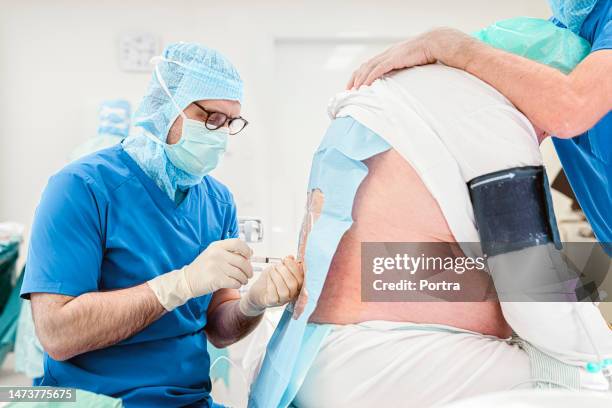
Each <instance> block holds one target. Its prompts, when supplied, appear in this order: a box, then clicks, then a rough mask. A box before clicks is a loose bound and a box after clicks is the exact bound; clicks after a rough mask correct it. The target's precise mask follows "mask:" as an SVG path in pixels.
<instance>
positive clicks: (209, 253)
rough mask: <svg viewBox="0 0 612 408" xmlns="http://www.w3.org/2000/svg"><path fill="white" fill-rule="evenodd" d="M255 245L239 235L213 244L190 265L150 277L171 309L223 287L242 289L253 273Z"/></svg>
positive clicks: (150, 284)
mask: <svg viewBox="0 0 612 408" xmlns="http://www.w3.org/2000/svg"><path fill="white" fill-rule="evenodd" d="M252 254H253V252H252V251H251V248H249V246H248V245H247V244H245V243H244V242H243V241H241V240H240V239H238V238H232V239H224V240H221V241H215V242H213V243H212V244H210V245H209V246H208V247H207V248H206V250H204V251H203V252H202V253H201V254H200V255H198V257H197V258H196V259H195V260H194V261H193V262H192V263H191V264H189V265H186V266H184V267H183V268H181V269H179V270H176V271H172V272H168V273H165V274H163V275H160V276H157V277H156V278H154V279H151V280H150V281H148V282H147V283H148V285H149V287H150V288H151V289H152V290H153V292H154V293H155V295H156V296H157V299H158V300H159V302H160V303H161V304H162V306H164V308H165V309H166V310H168V311H170V310H173V309H174V308H176V307H178V306H180V305H182V304H184V303H186V302H187V301H188V300H189V299H192V298H194V297H198V296H203V295H207V294H209V293H213V292H215V291H217V290H219V289H224V288H228V289H238V288H239V287H240V286H242V285H244V284H246V283H247V282H248V280H249V278H251V277H252V276H253V268H252V266H251V263H250V262H249V260H248V259H249V258H250V257H251V255H252Z"/></svg>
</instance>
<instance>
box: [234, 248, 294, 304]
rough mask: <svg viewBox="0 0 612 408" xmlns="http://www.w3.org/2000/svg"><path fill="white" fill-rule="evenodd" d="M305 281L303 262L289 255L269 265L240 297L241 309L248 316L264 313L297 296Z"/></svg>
mask: <svg viewBox="0 0 612 408" xmlns="http://www.w3.org/2000/svg"><path fill="white" fill-rule="evenodd" d="M303 283H304V268H303V267H302V263H300V262H298V261H296V260H295V258H294V257H292V256H288V257H286V258H284V259H283V261H282V263H279V264H274V265H270V266H268V267H267V268H266V269H264V270H263V271H262V272H261V275H260V276H259V278H258V279H257V281H255V283H254V284H253V286H251V287H250V288H249V290H248V292H247V293H245V294H244V295H243V296H242V298H241V299H240V304H239V306H240V311H241V312H242V313H243V314H245V315H247V316H257V315H260V314H262V313H263V312H264V311H265V310H266V308H268V307H274V306H282V305H284V304H286V303H288V302H290V301H292V300H294V299H296V298H297V296H298V294H299V293H300V289H301V287H302V284H303Z"/></svg>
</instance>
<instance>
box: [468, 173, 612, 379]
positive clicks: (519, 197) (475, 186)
mask: <svg viewBox="0 0 612 408" xmlns="http://www.w3.org/2000/svg"><path fill="white" fill-rule="evenodd" d="M468 186H469V190H470V198H471V201H472V205H473V208H474V217H475V220H476V225H477V227H478V232H479V235H480V241H481V245H482V249H483V252H484V254H485V255H486V256H488V257H489V267H490V272H491V275H492V276H493V280H494V282H495V287H496V289H497V292H498V294H499V296H500V299H501V300H502V301H513V300H520V299H515V298H514V296H518V295H521V296H522V295H525V294H529V296H532V297H531V299H530V300H531V301H549V300H556V301H566V300H569V302H570V304H571V306H572V308H573V311H574V314H575V315H576V317H577V319H578V321H579V323H580V326H581V328H582V330H583V332H584V334H585V335H586V338H587V339H588V341H589V343H590V345H591V347H592V350H593V352H594V354H595V356H596V357H597V361H594V362H593V361H592V362H587V363H586V364H585V369H586V370H587V371H588V372H590V373H597V372H600V371H601V372H602V373H603V375H604V376H605V377H606V379H607V380H608V381H609V382H610V387H612V359H610V358H604V357H603V355H602V353H601V351H600V349H599V347H598V345H597V342H596V341H595V339H594V337H595V335H594V333H593V332H592V329H591V326H590V325H589V324H587V323H586V321H585V316H584V315H583V312H582V309H581V307H578V306H577V305H576V302H578V301H579V300H580V299H578V298H577V296H576V295H575V283H574V285H573V286H569V285H568V282H577V281H578V278H579V276H578V274H576V275H573V274H572V272H573V271H571V268H570V267H569V266H568V265H567V264H566V263H565V261H564V260H563V259H562V258H561V257H560V256H558V255H559V254H558V251H555V249H553V248H551V246H550V245H549V244H551V243H554V245H555V248H556V250H559V249H561V243H560V240H559V233H558V230H557V225H556V220H555V216H554V212H553V209H552V199H551V196H550V187H549V184H548V179H547V177H546V171H545V170H544V168H543V167H542V166H537V167H533V166H532V167H521V168H514V169H508V170H502V171H498V172H494V173H490V174H486V175H483V176H480V177H476V178H475V179H473V180H471V181H470V182H468ZM530 247H537V248H540V249H541V250H540V251H537V249H536V251H537V252H539V253H541V254H542V255H543V256H544V260H545V262H538V261H536V262H531V260H532V259H538V258H537V257H535V258H531V259H530V258H529V255H528V252H525V251H523V250H525V249H526V248H530ZM530 252H531V253H532V254H534V252H533V251H530ZM511 253H520V255H519V256H512V255H510V254H511ZM506 254H508V257H507V258H506ZM519 258H520V259H522V260H523V261H522V262H521V261H520V260H519V261H518V263H517V262H516V261H517V260H518V259H519ZM500 259H501V260H502V261H501V262H500V261H499V260H500ZM506 259H507V260H508V261H506V262H504V260H506ZM510 260H511V261H510ZM548 260H553V261H552V263H551V264H548V263H546V261H548ZM508 262H511V263H512V269H513V270H514V271H516V273H515V274H513V277H512V279H511V280H510V279H505V278H506V277H505V276H503V274H506V273H507V272H508V271H509V269H508V268H505V267H504V263H505V264H508ZM530 264H531V265H533V266H531V268H534V267H535V269H536V270H533V269H532V270H530V269H531V268H530ZM519 273H522V274H523V275H522V276H520V275H519ZM540 274H542V275H546V277H545V278H547V279H545V281H544V282H545V283H546V287H547V288H548V291H549V293H547V292H546V289H543V286H542V284H540V286H541V287H540V286H538V282H541V281H542V280H541V277H540V276H539V275H540ZM525 275H527V276H525ZM529 275H533V276H529ZM555 280H558V281H555ZM510 281H512V282H511V283H510V285H508V282H510ZM542 289H543V290H542ZM540 290H542V291H541V292H539V291H540ZM564 290H567V291H568V293H565V292H564ZM513 291H515V292H513ZM535 292H538V294H537V295H534V293H535ZM542 295H545V296H558V298H549V297H546V298H544V297H542V298H539V296H542ZM566 295H571V296H570V299H564V298H563V296H566ZM610 335H612V334H610Z"/></svg>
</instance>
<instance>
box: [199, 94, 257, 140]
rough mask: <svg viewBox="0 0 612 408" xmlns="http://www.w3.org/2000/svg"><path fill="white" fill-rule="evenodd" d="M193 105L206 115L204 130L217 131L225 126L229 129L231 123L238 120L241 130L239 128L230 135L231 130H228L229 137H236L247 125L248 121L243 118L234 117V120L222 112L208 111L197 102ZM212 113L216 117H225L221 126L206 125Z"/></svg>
mask: <svg viewBox="0 0 612 408" xmlns="http://www.w3.org/2000/svg"><path fill="white" fill-rule="evenodd" d="M193 104H194V105H195V106H197V107H198V108H200V109H201V110H202V111H203V112H204V113H206V120H205V121H204V126H206V129H208V130H217V129H219V128H222V127H223V126H225V125H227V127H228V128H230V127H231V124H232V122H233V121H235V120H240V121H242V122H243V123H244V125H243V126H242V128H240V130H239V131H237V132H235V133H232V132H231V130H230V135H237V134H238V133H240V132H242V131H243V130H244V128H245V127H247V125H248V124H249V121H248V120H246V119H245V118H243V117H242V116H236V117H235V118H230V117H229V116H228V115H226V114H225V113H223V112H218V111H211V110H208V109H206V108H205V107H203V106H202V105H200V104H199V103H198V102H193ZM213 113H214V114H217V115H223V116H224V117H225V120H224V121H223V123H222V124H220V125H218V126H217V125H212V124H209V123H208V120H209V119H210V117H211V116H212V115H213Z"/></svg>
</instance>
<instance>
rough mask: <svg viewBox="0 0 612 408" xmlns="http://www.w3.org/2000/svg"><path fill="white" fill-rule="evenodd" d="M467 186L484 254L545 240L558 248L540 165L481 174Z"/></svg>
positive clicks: (558, 241)
mask: <svg viewBox="0 0 612 408" xmlns="http://www.w3.org/2000/svg"><path fill="white" fill-rule="evenodd" d="M468 186H469V189H470V198H471V200H472V206H473V207H474V217H475V219H476V225H477V226H478V233H479V235H480V243H481V245H482V250H483V253H484V254H485V256H495V255H499V254H501V253H506V252H511V251H518V250H520V249H523V248H527V247H530V246H536V245H542V244H546V243H549V242H552V243H554V244H555V246H556V247H557V249H560V248H561V242H560V238H559V232H558V230H557V222H556V220H555V213H554V212H553V208H552V198H551V196H550V188H549V187H548V178H547V177H546V171H545V170H544V167H543V166H528V167H519V168H514V169H508V170H501V171H497V172H494V173H489V174H485V175H483V176H480V177H476V178H475V179H473V180H472V181H470V182H469V183H468Z"/></svg>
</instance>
